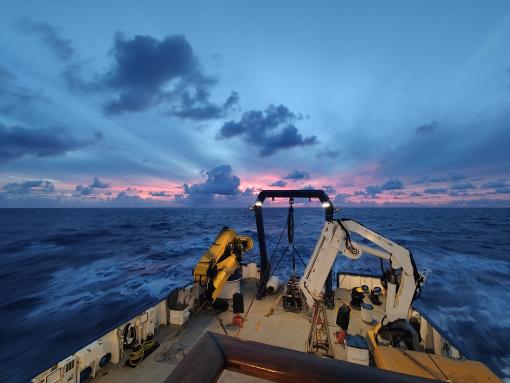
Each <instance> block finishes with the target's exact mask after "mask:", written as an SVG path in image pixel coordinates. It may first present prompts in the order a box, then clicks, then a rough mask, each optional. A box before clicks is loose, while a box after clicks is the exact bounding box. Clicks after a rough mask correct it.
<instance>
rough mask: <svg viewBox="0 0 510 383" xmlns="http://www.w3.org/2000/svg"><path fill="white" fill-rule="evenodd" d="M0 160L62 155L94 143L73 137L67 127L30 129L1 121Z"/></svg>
mask: <svg viewBox="0 0 510 383" xmlns="http://www.w3.org/2000/svg"><path fill="white" fill-rule="evenodd" d="M0 143H1V145H0V162H6V161H9V160H13V159H15V158H19V157H23V156H37V157H52V156H61V155H64V154H66V153H67V152H69V151H73V150H76V149H79V148H81V147H84V146H87V145H89V144H91V143H92V141H86V140H80V139H77V138H75V137H73V136H72V135H71V134H70V133H69V132H68V130H67V129H65V128H60V127H54V128H44V129H28V128H24V127H21V126H12V127H6V126H4V125H2V124H1V123H0Z"/></svg>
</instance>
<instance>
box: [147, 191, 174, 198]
mask: <svg viewBox="0 0 510 383" xmlns="http://www.w3.org/2000/svg"><path fill="white" fill-rule="evenodd" d="M149 194H150V195H151V196H153V197H170V194H168V193H167V192H165V191H151V192H149Z"/></svg>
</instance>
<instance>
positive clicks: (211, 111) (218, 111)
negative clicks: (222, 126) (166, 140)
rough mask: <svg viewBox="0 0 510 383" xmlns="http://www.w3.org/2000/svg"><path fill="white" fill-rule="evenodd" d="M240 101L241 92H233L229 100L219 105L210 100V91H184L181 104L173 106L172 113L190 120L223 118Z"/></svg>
mask: <svg viewBox="0 0 510 383" xmlns="http://www.w3.org/2000/svg"><path fill="white" fill-rule="evenodd" d="M238 103H239V93H237V92H232V93H231V94H230V96H229V97H228V98H227V100H226V101H225V102H224V103H223V104H221V105H219V104H214V103H211V102H210V101H209V92H208V91H207V90H205V89H199V90H198V91H196V92H195V94H194V95H191V94H190V93H189V92H184V93H183V95H182V97H181V100H180V103H179V105H177V106H174V107H173V108H172V114H173V115H175V116H177V117H180V118H187V119H190V120H198V121H200V120H210V119H217V118H222V117H224V116H225V115H227V114H228V113H229V112H230V111H231V110H232V109H234V108H235V107H236V106H237V105H238Z"/></svg>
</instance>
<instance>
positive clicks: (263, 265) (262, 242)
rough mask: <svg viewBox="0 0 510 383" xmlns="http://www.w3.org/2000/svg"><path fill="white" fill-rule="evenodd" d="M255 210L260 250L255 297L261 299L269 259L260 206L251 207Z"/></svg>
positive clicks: (263, 295) (263, 292)
mask: <svg viewBox="0 0 510 383" xmlns="http://www.w3.org/2000/svg"><path fill="white" fill-rule="evenodd" d="M253 210H254V211H255V223H256V224H257V236H258V240H259V252H260V282H259V283H260V284H259V289H258V291H257V299H262V298H264V297H265V296H266V285H267V280H268V279H269V268H270V265H269V260H268V259H267V249H266V234H265V232H264V221H263V219H262V206H257V204H255V206H254V207H253Z"/></svg>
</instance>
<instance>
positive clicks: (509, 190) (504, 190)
mask: <svg viewBox="0 0 510 383" xmlns="http://www.w3.org/2000/svg"><path fill="white" fill-rule="evenodd" d="M491 194H510V187H508V186H507V187H503V188H497V189H496V190H494V191H493V192H492V193H491Z"/></svg>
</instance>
